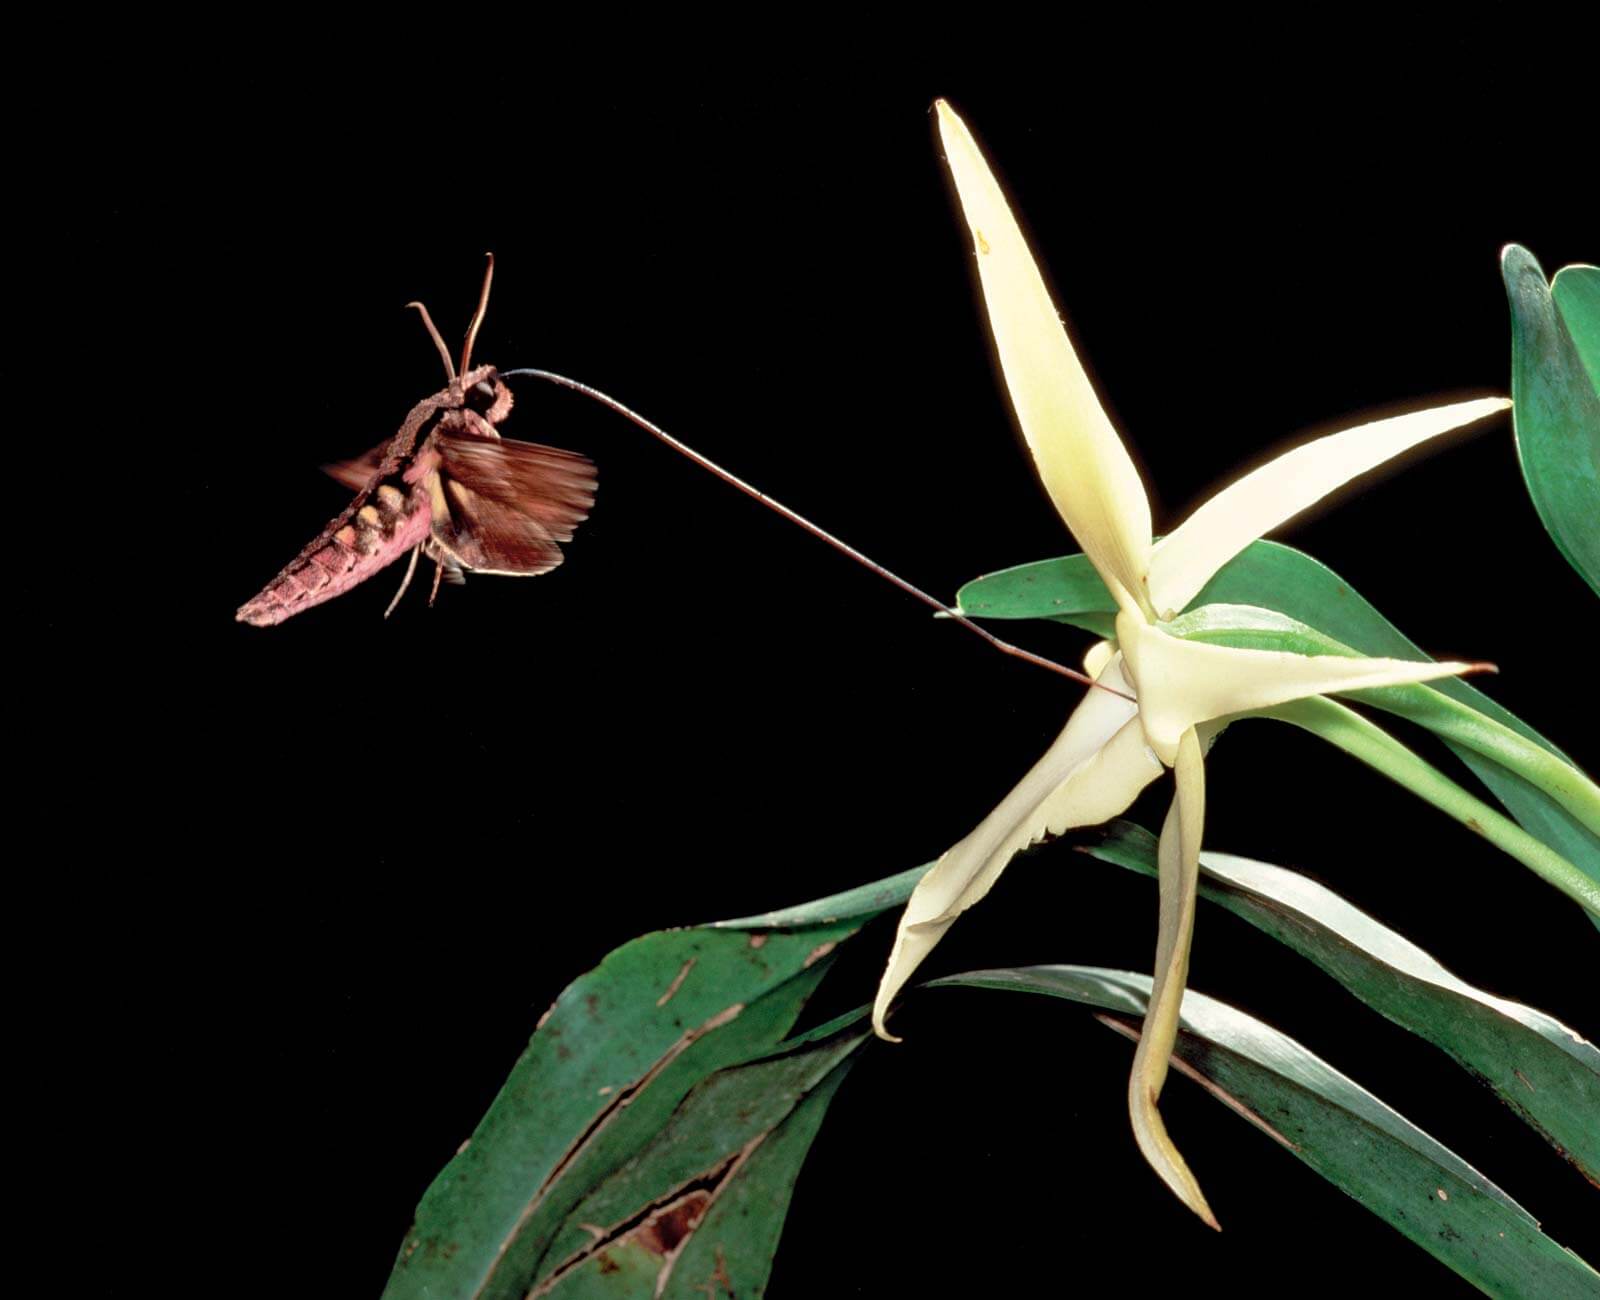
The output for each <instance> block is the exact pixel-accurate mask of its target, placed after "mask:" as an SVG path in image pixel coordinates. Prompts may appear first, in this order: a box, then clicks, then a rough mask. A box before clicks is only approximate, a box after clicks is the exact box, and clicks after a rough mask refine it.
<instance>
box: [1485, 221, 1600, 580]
mask: <svg viewBox="0 0 1600 1300" xmlns="http://www.w3.org/2000/svg"><path fill="white" fill-rule="evenodd" d="M1500 273H1501V275H1502V277H1503V278H1504V279H1505V283H1506V296H1507V297H1508V298H1509V299H1510V303H1511V401H1512V407H1513V410H1512V418H1513V422H1514V424H1515V427H1516V431H1517V455H1518V457H1519V459H1520V460H1521V462H1522V477H1523V479H1524V480H1525V481H1526V482H1527V485H1528V495H1529V496H1531V497H1532V498H1533V505H1534V508H1535V509H1536V510H1537V511H1538V512H1539V518H1540V520H1541V521H1542V522H1543V524H1544V527H1545V531H1546V532H1547V533H1549V534H1550V539H1551V540H1552V541H1553V542H1555V544H1556V549H1557V550H1559V551H1560V552H1561V554H1562V555H1564V556H1566V558H1567V561H1568V563H1570V564H1571V565H1572V567H1573V568H1574V569H1576V570H1577V571H1578V573H1579V574H1580V575H1582V577H1583V579H1584V580H1585V581H1586V582H1587V583H1588V584H1589V586H1590V587H1592V588H1593V589H1594V591H1595V593H1596V594H1597V595H1600V392H1597V391H1596V387H1595V380H1594V378H1593V374H1592V372H1591V371H1590V370H1588V369H1586V368H1585V364H1584V359H1583V358H1582V357H1580V356H1579V352H1578V348H1577V346H1576V345H1575V342H1574V340H1573V337H1572V335H1571V334H1570V333H1569V332H1568V327H1567V325H1566V324H1565V323H1564V322H1563V320H1562V315H1563V312H1561V311H1558V310H1557V308H1556V303H1555V300H1554V298H1552V297H1551V293H1550V286H1549V285H1548V284H1547V283H1546V282H1545V278H1544V271H1543V270H1541V269H1540V267H1539V263H1538V262H1537V261H1535V260H1534V257H1533V254H1532V253H1530V252H1528V250H1527V249H1525V248H1523V247H1521V246H1520V245H1518V244H1509V245H1507V246H1506V249H1505V251H1504V252H1503V253H1502V254H1501V255H1500ZM1591 290H1592V285H1590V284H1589V282H1588V278H1587V277H1586V276H1582V275H1580V276H1578V277H1576V278H1575V282H1574V287H1573V288H1571V289H1566V290H1565V291H1564V294H1563V296H1564V297H1566V298H1568V300H1569V301H1570V302H1571V303H1572V304H1573V308H1572V310H1573V315H1574V316H1575V317H1576V318H1577V319H1578V320H1579V321H1580V323H1581V327H1582V328H1583V329H1584V330H1585V332H1586V333H1587V331H1588V329H1589V327H1590V326H1591V325H1592V324H1593V320H1592V316H1591V314H1590V308H1591V304H1590V302H1589V298H1590V295H1591ZM1592 345H1593V340H1592V338H1590V339H1587V340H1586V346H1591V347H1592ZM1590 355H1591V356H1592V355H1593V353H1592V352H1591V354H1590Z"/></svg>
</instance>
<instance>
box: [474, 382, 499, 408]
mask: <svg viewBox="0 0 1600 1300" xmlns="http://www.w3.org/2000/svg"><path fill="white" fill-rule="evenodd" d="M472 387H473V389H474V390H475V391H476V392H477V394H478V396H479V397H481V398H483V400H484V401H486V402H492V401H494V389H492V388H490V387H489V385H488V384H486V383H484V381H483V380H481V379H480V380H479V381H478V382H477V383H475V384H474V385H473V386H472Z"/></svg>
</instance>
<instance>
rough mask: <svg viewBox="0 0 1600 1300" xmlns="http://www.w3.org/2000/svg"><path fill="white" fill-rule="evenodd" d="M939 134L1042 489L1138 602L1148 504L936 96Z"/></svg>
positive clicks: (973, 152) (965, 141)
mask: <svg viewBox="0 0 1600 1300" xmlns="http://www.w3.org/2000/svg"><path fill="white" fill-rule="evenodd" d="M938 110H939V133H940V138H941V139H942V140H943V142H944V148H945V157H946V161H947V162H948V163H949V166H950V173H951V175H952V176H953V177H954V178H955V183H956V193H957V195H958V196H959V198H960V200H961V208H962V212H963V214H964V215H965V217H966V220H967V225H968V226H969V227H970V228H971V230H972V242H973V247H974V249H975V250H976V254H977V262H978V277H979V280H980V282H981V283H982V286H983V298H984V304H985V306H986V307H987V309H988V314H989V325H990V328H991V329H992V330H993V332H994V341H995V347H996V349H997V351H998V352H999V354H1000V368H1001V370H1002V372H1003V373H1004V375H1005V381H1006V388H1007V389H1008V390H1009V392H1010V394H1011V404H1012V406H1013V407H1014V408H1015V410H1016V413H1017V422H1018V423H1019V424H1020V425H1021V426H1022V433H1023V436H1024V437H1025V438H1026V439H1027V442H1028V447H1029V449H1030V450H1031V451H1032V452H1033V459H1034V463H1035V464H1036V465H1037V467H1038V470H1039V477H1040V479H1041V480H1043V482H1044V486H1045V490H1046V491H1048V492H1049V493H1050V499H1051V500H1052V501H1054V502H1055V505H1056V509H1057V510H1059V511H1060V512H1061V517H1062V518H1063V519H1064V520H1065V521H1066V524H1067V527H1068V528H1070V529H1071V530H1072V535H1073V536H1074V537H1076V538H1077V539H1078V544H1079V545H1080V546H1082V547H1083V549H1084V551H1085V552H1087V553H1088V555H1089V556H1090V557H1091V558H1092V559H1093V560H1094V563H1095V567H1096V568H1098V569H1099V570H1100V572H1101V573H1102V574H1104V575H1106V577H1107V578H1108V579H1109V580H1111V581H1114V582H1116V583H1117V584H1119V585H1120V586H1121V588H1122V589H1123V592H1124V596H1123V600H1122V603H1123V604H1125V605H1126V604H1129V603H1130V602H1131V603H1132V604H1133V605H1135V606H1142V605H1143V603H1144V601H1145V599H1146V597H1145V593H1144V580H1145V575H1146V573H1147V572H1148V570H1149V564H1150V504H1149V501H1148V499H1147V498H1146V496H1145V491H1144V485H1143V484H1142V483H1140V481H1139V473H1138V471H1137V470H1136V469H1135V468H1134V465H1133V461H1132V460H1131V459H1130V458H1129V456H1128V452H1127V449H1126V448H1125V447H1124V446H1123V445H1122V439H1121V438H1120V437H1118V435H1117V431H1116V429H1115V428H1113V427H1112V424H1111V421H1110V420H1109V419H1108V418H1107V417H1106V413H1105V410H1104V408H1103V407H1102V406H1101V405H1100V399H1099V398H1098V397H1097V396H1096V395H1095V391H1094V387H1093V386H1092V385H1091V384H1090V382H1089V376H1088V375H1087V374H1086V373H1085V372H1084V369H1083V364H1082V363H1081V362H1080V361H1079V360H1078V356H1077V353H1076V352H1074V351H1073V349H1072V344H1071V343H1070V342H1069V341H1068V339H1067V335H1066V331H1065V330H1064V329H1063V328H1062V325H1061V317H1060V316H1059V314H1058V313H1057V312H1056V308H1055V304H1054V303H1053V302H1051V301H1050V292H1049V290H1048V289H1047V288H1046V287H1045V283H1044V277H1043V276H1042V275H1040V273H1039V268H1038V266H1037V265H1036V264H1035V263H1034V260H1033V254H1032V253H1030V252H1029V251H1028V244H1027V241H1026V240H1025V239H1024V238H1023V236H1022V231H1021V229H1019V228H1018V226H1017V220H1016V218H1015V217H1014V216H1013V215H1012V212H1011V207H1010V205H1009V204H1008V203H1007V202H1006V197H1005V195H1004V193H1002V192H1001V189H1000V185H999V183H998V182H997V181H996V180H995V178H994V175H993V174H992V173H991V172H990V170H989V165H988V163H987V162H985V161H984V158H983V154H982V153H981V152H980V151H979V149H978V146H977V142H976V141H974V140H973V138H972V135H971V133H970V132H969V131H968V130H967V127H966V124H965V123H964V122H962V120H961V119H960V118H959V117H957V116H956V114H955V113H954V111H953V110H952V109H951V108H950V106H949V105H948V104H946V103H945V102H944V101H943V100H940V101H939V104H938Z"/></svg>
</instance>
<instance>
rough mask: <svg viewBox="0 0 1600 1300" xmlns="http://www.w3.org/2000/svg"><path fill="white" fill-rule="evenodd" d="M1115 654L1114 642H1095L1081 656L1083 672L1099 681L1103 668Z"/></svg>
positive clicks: (1115, 644) (1115, 645) (1115, 646)
mask: <svg viewBox="0 0 1600 1300" xmlns="http://www.w3.org/2000/svg"><path fill="white" fill-rule="evenodd" d="M1116 653H1117V643H1116V642H1115V641H1096V642H1095V643H1094V644H1093V645H1092V646H1090V647H1089V648H1088V649H1087V650H1086V651H1084V654H1083V671H1084V672H1086V673H1088V674H1089V676H1091V677H1093V678H1095V679H1096V680H1098V679H1099V677H1100V674H1101V673H1102V672H1103V671H1104V670H1105V666H1106V665H1107V664H1108V663H1110V662H1111V656H1112V655H1114V654H1116Z"/></svg>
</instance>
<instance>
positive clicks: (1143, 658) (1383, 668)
mask: <svg viewBox="0 0 1600 1300" xmlns="http://www.w3.org/2000/svg"><path fill="white" fill-rule="evenodd" d="M1117 644H1118V645H1119V646H1120V648H1121V651H1122V654H1123V656H1124V658H1125V664H1126V669H1127V672H1128V675H1129V676H1131V677H1132V678H1133V681H1134V686H1135V690H1136V691H1137V694H1138V696H1139V719H1140V721H1141V722H1142V724H1143V726H1144V732H1145V735H1146V736H1147V737H1148V738H1149V741H1150V747H1151V748H1152V749H1154V750H1155V752H1156V753H1157V754H1158V755H1159V756H1160V758H1161V761H1162V762H1163V763H1167V764H1171V763H1173V762H1174V761H1176V755H1177V752H1178V741H1179V738H1180V737H1181V736H1182V735H1183V733H1184V732H1185V731H1187V730H1188V729H1189V728H1190V727H1192V726H1194V725H1195V724H1196V723H1200V722H1207V721H1209V720H1211V719H1213V718H1222V717H1226V716H1228V715H1229V714H1232V713H1243V712H1245V711H1247V710H1249V709H1265V708H1270V707H1271V706H1272V705H1274V704H1287V703H1288V702H1289V701H1290V700H1299V699H1304V698H1305V697H1306V696H1308V695H1329V694H1333V693H1335V692H1338V691H1359V690H1366V689H1370V688H1371V687H1375V686H1400V685H1403V684H1405V683H1408V682H1426V681H1432V680H1433V679H1435V678H1438V677H1454V676H1457V675H1459V674H1461V673H1465V672H1471V671H1473V670H1475V669H1478V668H1481V667H1483V665H1481V664H1466V663H1413V662H1411V661H1410V660H1407V659H1364V658H1356V657H1352V656H1344V655H1300V654H1290V653H1287V652H1285V651H1279V650H1237V649H1234V648H1233V647H1232V646H1220V645H1208V644H1206V643H1205V642H1202V641H1185V640H1182V639H1180V638H1178V637H1175V636H1169V635H1168V634H1167V633H1166V632H1163V631H1162V630H1161V629H1160V628H1157V627H1151V626H1149V625H1148V624H1146V623H1144V622H1142V621H1141V620H1139V619H1137V618H1133V617H1129V616H1127V615H1121V616H1119V617H1118V619H1117ZM1096 693H1097V694H1102V695H1103V694H1104V693H1105V692H1103V691H1100V692H1096Z"/></svg>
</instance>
